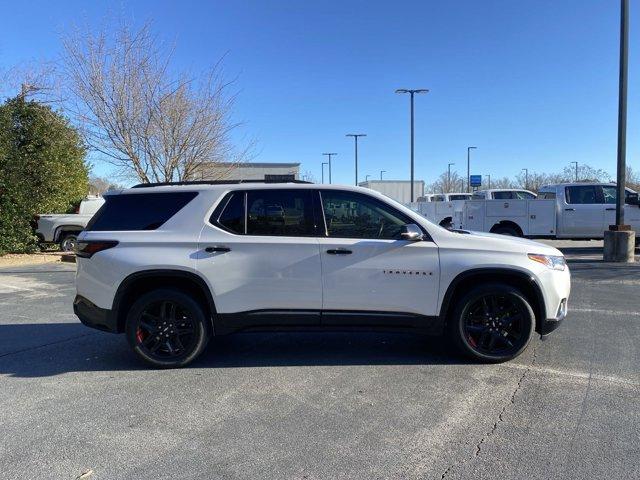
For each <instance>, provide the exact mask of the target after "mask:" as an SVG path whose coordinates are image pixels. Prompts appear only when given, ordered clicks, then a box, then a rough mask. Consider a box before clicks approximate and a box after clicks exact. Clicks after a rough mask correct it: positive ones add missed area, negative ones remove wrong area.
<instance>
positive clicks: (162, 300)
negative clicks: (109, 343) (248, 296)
mask: <svg viewBox="0 0 640 480" xmlns="http://www.w3.org/2000/svg"><path fill="white" fill-rule="evenodd" d="M125 331H126V336H127V341H128V342H129V346H130V347H131V348H132V350H133V351H134V352H135V353H136V355H138V357H140V358H141V359H142V360H143V361H144V362H146V363H147V364H149V365H152V366H154V367H158V368H177V367H184V366H185V365H188V364H189V363H191V362H192V361H193V360H194V359H195V358H197V357H198V356H199V355H200V354H201V353H202V351H203V350H204V348H205V347H206V345H207V343H208V341H209V336H210V335H209V327H208V320H207V315H206V314H205V312H204V309H203V308H202V305H200V303H199V302H197V301H196V300H195V299H194V298H193V297H191V296H190V295H188V294H186V293H184V292H182V291H180V290H176V289H169V288H167V289H159V290H153V291H151V292H149V293H146V294H144V295H142V296H141V297H140V298H139V299H138V300H136V302H135V303H134V304H133V305H132V306H131V308H130V309H129V312H128V314H127V322H126V328H125ZM179 331H182V333H178V332H179Z"/></svg>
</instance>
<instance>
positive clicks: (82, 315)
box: [73, 295, 119, 333]
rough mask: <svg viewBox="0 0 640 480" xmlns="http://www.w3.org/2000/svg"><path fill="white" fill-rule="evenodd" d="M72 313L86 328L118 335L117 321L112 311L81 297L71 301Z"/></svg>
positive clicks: (77, 296)
mask: <svg viewBox="0 0 640 480" xmlns="http://www.w3.org/2000/svg"><path fill="white" fill-rule="evenodd" d="M73 312H74V313H75V314H76V316H77V317H78V318H79V319H80V321H81V322H82V323H83V324H84V325H86V326H87V327H91V328H96V329H98V330H102V331H103V332H111V333H119V332H118V320H117V318H116V316H115V314H114V312H113V311H112V310H107V309H105V308H100V307H98V306H96V305H94V304H93V303H91V302H90V301H89V300H87V299H86V298H84V297H83V296H81V295H76V298H75V299H74V301H73Z"/></svg>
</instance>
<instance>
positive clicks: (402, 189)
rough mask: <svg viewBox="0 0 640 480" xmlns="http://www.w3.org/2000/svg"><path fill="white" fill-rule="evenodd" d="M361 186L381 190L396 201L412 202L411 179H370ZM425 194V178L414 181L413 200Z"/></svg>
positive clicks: (360, 184) (361, 183)
mask: <svg viewBox="0 0 640 480" xmlns="http://www.w3.org/2000/svg"><path fill="white" fill-rule="evenodd" d="M358 185H359V186H361V187H365V188H370V189H371V190H375V191H376V192H380V193H382V194H383V195H386V196H387V197H389V198H392V199H394V200H395V201H396V202H400V203H409V202H411V180H369V181H368V182H360V183H358ZM423 195H424V180H414V181H413V200H414V201H415V200H416V199H417V198H418V197H422V196H423Z"/></svg>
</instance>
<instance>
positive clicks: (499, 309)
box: [449, 284, 536, 363]
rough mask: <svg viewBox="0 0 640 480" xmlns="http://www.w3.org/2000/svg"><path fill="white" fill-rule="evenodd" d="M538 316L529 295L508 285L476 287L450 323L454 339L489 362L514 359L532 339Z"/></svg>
mask: <svg viewBox="0 0 640 480" xmlns="http://www.w3.org/2000/svg"><path fill="white" fill-rule="evenodd" d="M535 323H536V320H535V315H534V313H533V309H532V308H531V305H529V302H528V301H527V300H526V298H525V297H524V296H523V295H522V294H521V293H520V292H519V291H518V290H516V289H515V288H512V287H509V286H507V285H502V284H495V285H485V286H481V287H476V288H474V289H472V290H471V291H470V292H469V293H467V294H466V295H464V297H463V298H462V299H461V300H460V302H459V303H458V305H457V306H456V308H455V310H454V312H453V315H452V318H451V320H450V323H449V333H450V335H451V337H452V340H453V342H454V343H455V344H456V345H457V346H458V348H459V349H460V350H461V351H462V352H463V353H464V354H466V355H467V356H470V357H472V358H474V359H476V360H480V361H483V362H488V363H498V362H504V361H507V360H511V359H512V358H515V357H517V356H518V355H520V354H521V353H522V352H523V351H524V350H525V348H527V345H528V344H529V342H530V341H531V337H532V336H533V332H534V330H535Z"/></svg>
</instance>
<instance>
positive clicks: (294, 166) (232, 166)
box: [192, 162, 300, 181]
mask: <svg viewBox="0 0 640 480" xmlns="http://www.w3.org/2000/svg"><path fill="white" fill-rule="evenodd" d="M192 179H193V180H279V181H286V180H299V179H300V164H299V163H276V162H273V163H272V162H247V163H227V162H215V163H203V164H202V165H199V166H198V168H197V169H196V171H195V173H194V174H193V176H192Z"/></svg>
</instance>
